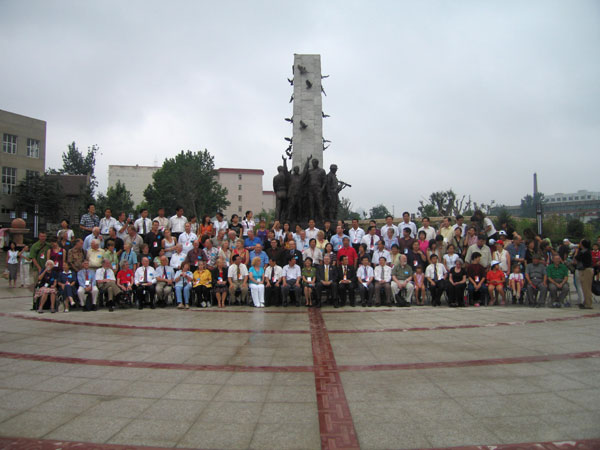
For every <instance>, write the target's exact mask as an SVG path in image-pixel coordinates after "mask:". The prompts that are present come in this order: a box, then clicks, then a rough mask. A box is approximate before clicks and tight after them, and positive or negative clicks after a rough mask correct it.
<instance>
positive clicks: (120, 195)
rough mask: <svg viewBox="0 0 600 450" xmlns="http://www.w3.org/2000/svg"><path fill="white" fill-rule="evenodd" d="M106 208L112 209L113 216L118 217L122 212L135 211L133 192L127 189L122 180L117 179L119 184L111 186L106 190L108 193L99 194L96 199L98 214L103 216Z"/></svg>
mask: <svg viewBox="0 0 600 450" xmlns="http://www.w3.org/2000/svg"><path fill="white" fill-rule="evenodd" d="M106 208H110V209H111V211H112V214H113V217H117V215H118V214H119V213H120V212H125V213H129V212H131V211H133V200H132V199H131V192H129V191H128V190H127V188H126V187H125V185H124V184H123V183H121V181H117V184H115V185H114V186H110V187H109V188H108V189H107V190H106V195H105V194H102V193H100V194H98V198H97V200H96V209H97V211H98V214H99V215H100V216H102V215H103V214H104V210H105V209H106Z"/></svg>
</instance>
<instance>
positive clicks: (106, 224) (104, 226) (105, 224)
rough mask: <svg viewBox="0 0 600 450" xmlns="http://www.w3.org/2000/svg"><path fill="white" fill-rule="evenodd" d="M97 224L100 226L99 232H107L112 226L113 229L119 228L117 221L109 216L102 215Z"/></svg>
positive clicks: (117, 229)
mask: <svg viewBox="0 0 600 450" xmlns="http://www.w3.org/2000/svg"><path fill="white" fill-rule="evenodd" d="M98 226H99V227H100V234H108V232H109V230H110V229H111V228H114V229H115V231H119V230H120V228H117V227H118V226H119V222H118V221H117V219H115V218H114V217H109V218H108V219H107V218H106V217H103V218H102V219H100V225H98Z"/></svg>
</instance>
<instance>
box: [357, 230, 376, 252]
mask: <svg viewBox="0 0 600 450" xmlns="http://www.w3.org/2000/svg"><path fill="white" fill-rule="evenodd" d="M380 240H381V238H380V237H379V236H377V235H376V234H374V235H373V243H371V235H370V234H365V236H364V237H363V238H362V240H361V241H360V243H361V244H365V245H366V246H367V250H369V251H374V250H375V249H376V248H377V243H378V242H379V241H380Z"/></svg>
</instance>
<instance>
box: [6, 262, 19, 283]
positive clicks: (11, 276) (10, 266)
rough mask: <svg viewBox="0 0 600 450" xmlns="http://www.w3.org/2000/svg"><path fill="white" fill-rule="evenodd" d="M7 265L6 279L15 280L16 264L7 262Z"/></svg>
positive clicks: (17, 267) (17, 266)
mask: <svg viewBox="0 0 600 450" xmlns="http://www.w3.org/2000/svg"><path fill="white" fill-rule="evenodd" d="M7 266H8V279H9V280H16V279H17V270H18V269H19V265H18V264H7Z"/></svg>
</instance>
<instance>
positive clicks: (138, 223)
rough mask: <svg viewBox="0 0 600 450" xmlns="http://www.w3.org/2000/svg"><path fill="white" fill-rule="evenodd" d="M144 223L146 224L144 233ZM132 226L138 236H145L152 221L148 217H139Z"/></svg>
mask: <svg viewBox="0 0 600 450" xmlns="http://www.w3.org/2000/svg"><path fill="white" fill-rule="evenodd" d="M144 223H146V233H144ZM133 226H134V227H135V229H136V230H137V232H138V234H141V235H142V236H145V235H146V234H147V233H149V232H150V228H152V221H151V220H150V219H149V218H148V217H146V218H145V219H144V218H143V217H140V218H139V219H138V220H136V221H135V222H134V224H133Z"/></svg>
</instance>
